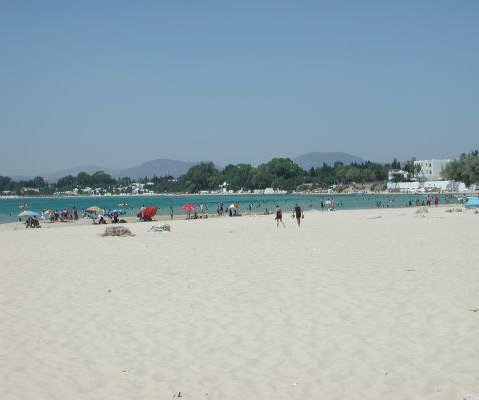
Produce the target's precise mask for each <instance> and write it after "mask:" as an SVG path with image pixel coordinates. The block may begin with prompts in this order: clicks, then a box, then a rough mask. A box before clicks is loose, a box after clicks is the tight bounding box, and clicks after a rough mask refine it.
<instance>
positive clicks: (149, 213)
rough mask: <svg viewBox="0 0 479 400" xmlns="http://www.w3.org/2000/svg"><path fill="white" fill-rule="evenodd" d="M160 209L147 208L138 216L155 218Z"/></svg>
mask: <svg viewBox="0 0 479 400" xmlns="http://www.w3.org/2000/svg"><path fill="white" fill-rule="evenodd" d="M157 210H158V207H146V208H145V209H143V210H141V211H140V212H139V213H138V214H137V215H136V216H137V217H138V218H144V219H146V218H153V217H154V216H155V215H156V211H157Z"/></svg>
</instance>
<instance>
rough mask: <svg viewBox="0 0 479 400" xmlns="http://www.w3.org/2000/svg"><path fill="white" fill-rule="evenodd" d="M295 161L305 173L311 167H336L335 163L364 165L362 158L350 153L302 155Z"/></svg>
mask: <svg viewBox="0 0 479 400" xmlns="http://www.w3.org/2000/svg"><path fill="white" fill-rule="evenodd" d="M293 161H294V162H295V163H296V164H298V165H299V166H300V167H301V168H303V169H304V170H305V171H308V170H310V169H311V167H314V168H316V167H322V166H323V163H326V164H327V165H331V166H332V165H334V163H335V162H337V161H339V162H342V163H343V164H345V165H349V164H351V163H358V164H360V163H363V162H364V160H363V159H362V158H361V157H357V156H353V155H351V154H348V153H320V152H315V153H307V154H302V155H300V156H298V157H296V158H294V159H293Z"/></svg>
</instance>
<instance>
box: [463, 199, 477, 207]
mask: <svg viewBox="0 0 479 400" xmlns="http://www.w3.org/2000/svg"><path fill="white" fill-rule="evenodd" d="M464 205H465V206H466V207H479V197H468V198H467V200H466V203H465V204H464Z"/></svg>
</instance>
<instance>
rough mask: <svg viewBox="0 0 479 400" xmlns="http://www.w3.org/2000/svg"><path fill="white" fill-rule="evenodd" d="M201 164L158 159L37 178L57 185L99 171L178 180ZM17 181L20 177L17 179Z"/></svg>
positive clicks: (87, 166)
mask: <svg viewBox="0 0 479 400" xmlns="http://www.w3.org/2000/svg"><path fill="white" fill-rule="evenodd" d="M197 164H199V162H188V161H177V160H168V159H162V158H160V159H157V160H153V161H148V162H146V163H144V164H141V165H138V166H136V167H131V168H124V169H110V168H105V167H99V166H98V165H84V166H82V167H75V168H69V169H64V170H61V171H55V172H49V173H45V174H38V175H36V176H42V177H43V178H45V180H46V181H47V182H49V183H56V182H57V181H58V180H59V179H60V178H63V177H64V176H67V175H72V176H77V175H78V174H79V173H80V172H86V173H87V174H93V173H94V172H97V171H103V172H105V173H107V174H109V175H110V176H112V177H113V178H125V177H128V178H132V179H137V178H144V177H145V176H147V177H148V178H153V176H155V175H156V176H158V177H160V176H165V175H171V176H173V177H174V178H178V177H180V176H181V175H184V174H186V172H187V171H188V170H189V169H190V168H191V167H192V166H194V165H197ZM16 178H17V180H18V178H20V177H16ZM32 178H33V176H22V177H21V179H23V180H29V179H32ZM14 179H15V178H14Z"/></svg>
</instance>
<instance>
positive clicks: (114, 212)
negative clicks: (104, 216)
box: [108, 209, 126, 215]
mask: <svg viewBox="0 0 479 400" xmlns="http://www.w3.org/2000/svg"><path fill="white" fill-rule="evenodd" d="M113 214H116V215H125V214H126V211H124V210H120V209H118V210H112V211H110V212H109V213H108V215H113Z"/></svg>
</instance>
